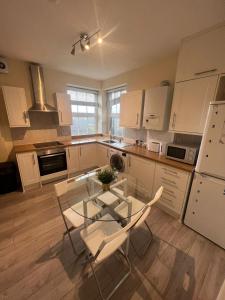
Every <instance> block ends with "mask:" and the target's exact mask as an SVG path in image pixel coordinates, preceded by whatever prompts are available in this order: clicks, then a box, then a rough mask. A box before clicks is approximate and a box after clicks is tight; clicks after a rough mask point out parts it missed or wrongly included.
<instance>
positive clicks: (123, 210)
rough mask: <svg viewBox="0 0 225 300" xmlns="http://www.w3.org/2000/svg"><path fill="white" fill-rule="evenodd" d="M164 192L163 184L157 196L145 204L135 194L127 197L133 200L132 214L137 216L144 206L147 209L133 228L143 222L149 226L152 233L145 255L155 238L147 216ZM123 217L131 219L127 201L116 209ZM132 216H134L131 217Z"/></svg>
mask: <svg viewBox="0 0 225 300" xmlns="http://www.w3.org/2000/svg"><path fill="white" fill-rule="evenodd" d="M162 192H163V186H161V187H160V188H159V189H158V190H157V192H156V193H155V196H154V198H153V199H152V200H151V201H149V202H148V203H147V204H144V203H143V202H142V201H140V200H138V199H136V198H134V197H133V196H128V197H127V200H128V201H130V202H131V213H130V214H131V216H132V215H134V216H135V213H136V212H137V211H141V210H143V209H144V208H145V209H146V210H145V213H144V214H143V215H142V217H141V218H140V219H139V221H138V222H136V224H135V226H133V229H132V230H135V229H137V228H138V227H140V226H141V225H142V224H145V226H146V227H147V229H148V231H149V233H150V239H149V242H148V243H147V244H146V246H145V250H144V251H143V255H145V253H146V251H147V250H148V248H149V246H150V244H151V242H152V239H153V234H152V231H151V229H150V227H149V225H148V223H147V217H148V215H149V213H150V210H151V207H152V205H153V204H155V203H156V202H157V201H158V200H159V199H160V198H161V196H162ZM114 211H115V212H116V213H117V214H118V215H119V216H120V217H121V218H122V219H129V216H128V205H127V202H125V201H123V202H122V203H121V204H120V205H118V206H117V207H116V208H115V210H114ZM131 218H132V217H131ZM131 245H132V247H133V248H134V250H135V252H136V253H137V255H138V252H137V250H136V248H135V246H134V243H133V242H132V240H131Z"/></svg>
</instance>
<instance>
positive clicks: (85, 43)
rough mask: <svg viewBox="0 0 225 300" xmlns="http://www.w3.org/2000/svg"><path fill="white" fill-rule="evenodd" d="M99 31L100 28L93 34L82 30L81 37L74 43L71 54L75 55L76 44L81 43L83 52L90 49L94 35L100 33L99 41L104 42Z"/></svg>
mask: <svg viewBox="0 0 225 300" xmlns="http://www.w3.org/2000/svg"><path fill="white" fill-rule="evenodd" d="M99 32H100V29H99V30H97V31H96V32H95V33H93V34H92V35H90V36H89V35H88V33H86V32H82V33H81V34H80V39H79V40H78V41H76V42H75V43H74V44H73V45H72V50H71V52H70V53H71V54H72V55H75V52H76V46H77V45H78V44H80V49H81V51H82V52H83V51H85V50H89V49H90V45H91V38H92V37H93V36H95V35H97V34H98V40H97V41H98V43H99V44H101V43H102V41H103V40H102V38H101V37H100V35H99Z"/></svg>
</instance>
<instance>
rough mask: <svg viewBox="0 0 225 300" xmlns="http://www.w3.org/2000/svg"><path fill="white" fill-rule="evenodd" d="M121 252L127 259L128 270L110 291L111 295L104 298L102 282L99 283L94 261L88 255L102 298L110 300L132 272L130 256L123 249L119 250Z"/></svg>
mask: <svg viewBox="0 0 225 300" xmlns="http://www.w3.org/2000/svg"><path fill="white" fill-rule="evenodd" d="M118 251H119V253H120V254H121V255H122V256H123V258H125V260H126V263H127V265H128V268H129V270H128V272H127V273H126V274H125V275H124V276H123V278H122V279H121V280H120V281H119V282H118V283H117V285H116V286H115V287H114V288H113V290H112V291H111V292H110V293H109V295H108V296H107V297H106V298H104V296H103V293H102V290H101V287H100V284H99V281H98V278H97V276H96V273H95V269H94V266H93V264H92V261H91V259H90V257H88V260H89V264H90V266H91V270H92V273H93V275H94V278H95V281H96V285H97V287H98V291H99V294H100V296H101V298H102V300H109V299H110V298H111V297H112V296H113V295H114V293H115V292H116V291H117V290H118V288H119V287H120V286H121V284H122V283H123V282H124V281H125V280H126V279H127V277H128V276H129V275H130V274H131V263H130V260H129V258H128V256H127V255H126V254H125V253H124V252H123V251H122V250H118Z"/></svg>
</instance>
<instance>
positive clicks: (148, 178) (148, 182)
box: [128, 155, 156, 200]
mask: <svg viewBox="0 0 225 300" xmlns="http://www.w3.org/2000/svg"><path fill="white" fill-rule="evenodd" d="M155 165H156V163H155V162H154V161H152V160H148V159H144V158H140V157H137V156H134V155H129V158H128V173H129V174H130V175H131V176H133V177H135V178H136V182H137V183H139V184H141V185H143V186H144V188H145V189H146V190H147V191H148V192H149V197H152V190H153V181H154V174H155ZM149 200H150V199H149Z"/></svg>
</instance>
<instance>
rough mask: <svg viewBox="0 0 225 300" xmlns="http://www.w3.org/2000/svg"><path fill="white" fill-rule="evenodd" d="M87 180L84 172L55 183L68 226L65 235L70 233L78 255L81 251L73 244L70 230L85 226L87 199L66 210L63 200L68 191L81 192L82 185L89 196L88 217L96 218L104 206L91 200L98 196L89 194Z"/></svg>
mask: <svg viewBox="0 0 225 300" xmlns="http://www.w3.org/2000/svg"><path fill="white" fill-rule="evenodd" d="M86 180H87V176H86V175H85V174H82V175H80V176H77V177H73V178H70V179H67V180H64V181H62V182H59V183H57V184H55V185H54V187H55V192H56V196H57V201H58V205H59V209H60V212H61V215H62V218H63V221H64V224H65V227H66V232H65V233H64V235H65V234H68V236H69V240H70V243H71V246H72V248H73V251H74V253H75V254H76V255H79V254H80V253H78V252H77V250H76V248H75V246H74V244H73V241H72V237H71V234H70V232H71V231H72V230H76V229H78V228H80V227H81V226H83V225H84V222H85V221H86V220H87V219H84V205H83V201H85V199H83V201H80V202H78V203H76V204H74V205H73V206H71V207H69V208H67V209H65V210H64V209H63V206H62V201H63V197H64V196H66V194H67V193H69V192H74V193H76V192H79V189H81V187H83V188H84V190H85V191H86V192H87V194H88V197H87V198H88V199H86V200H87V218H88V219H89V220H90V222H91V219H94V218H95V216H96V215H98V214H99V213H100V212H101V210H102V208H101V207H100V206H98V205H97V204H95V203H94V202H93V201H91V200H92V199H91V198H95V197H96V196H97V194H96V195H92V196H89V193H88V190H87V189H86V188H87V186H86V183H87V181H86ZM74 198H75V195H74ZM88 200H89V201H88ZM68 221H69V223H70V224H72V227H69V225H68V223H67V222H68Z"/></svg>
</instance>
